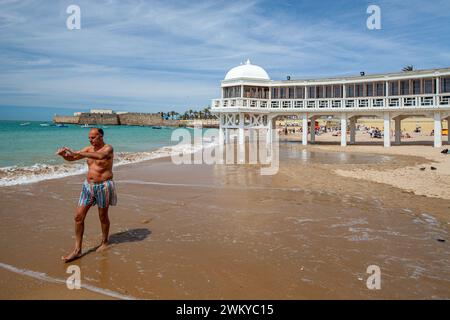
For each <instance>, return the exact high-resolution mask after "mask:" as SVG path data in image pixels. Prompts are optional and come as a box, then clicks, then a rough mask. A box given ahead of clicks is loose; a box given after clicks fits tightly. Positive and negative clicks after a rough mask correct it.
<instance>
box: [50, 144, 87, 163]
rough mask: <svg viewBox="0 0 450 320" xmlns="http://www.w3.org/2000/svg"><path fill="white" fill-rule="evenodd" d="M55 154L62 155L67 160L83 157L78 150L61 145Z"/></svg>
mask: <svg viewBox="0 0 450 320" xmlns="http://www.w3.org/2000/svg"><path fill="white" fill-rule="evenodd" d="M56 154H57V155H58V156H61V157H63V158H64V160H67V161H76V160H80V159H82V158H83V156H81V155H80V151H73V150H72V149H70V148H67V147H62V148H60V149H58V151H57V152H56Z"/></svg>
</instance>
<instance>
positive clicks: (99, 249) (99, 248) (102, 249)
mask: <svg viewBox="0 0 450 320" xmlns="http://www.w3.org/2000/svg"><path fill="white" fill-rule="evenodd" d="M108 248H109V245H108V242H104V243H103V242H102V244H100V246H99V247H98V248H97V250H95V252H102V251H104V250H106V249H108Z"/></svg>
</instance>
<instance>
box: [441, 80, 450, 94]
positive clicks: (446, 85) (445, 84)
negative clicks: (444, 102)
mask: <svg viewBox="0 0 450 320" xmlns="http://www.w3.org/2000/svg"><path fill="white" fill-rule="evenodd" d="M440 82H441V93H449V92H450V77H448V78H441V81H440Z"/></svg>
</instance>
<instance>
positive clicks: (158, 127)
mask: <svg viewBox="0 0 450 320" xmlns="http://www.w3.org/2000/svg"><path fill="white" fill-rule="evenodd" d="M152 129H162V127H160V126H153V127H152Z"/></svg>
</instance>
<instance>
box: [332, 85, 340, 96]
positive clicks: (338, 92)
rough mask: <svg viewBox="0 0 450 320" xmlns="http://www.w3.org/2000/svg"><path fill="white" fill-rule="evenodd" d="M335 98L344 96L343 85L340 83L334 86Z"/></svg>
mask: <svg viewBox="0 0 450 320" xmlns="http://www.w3.org/2000/svg"><path fill="white" fill-rule="evenodd" d="M333 98H342V86H340V85H334V86H333Z"/></svg>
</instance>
